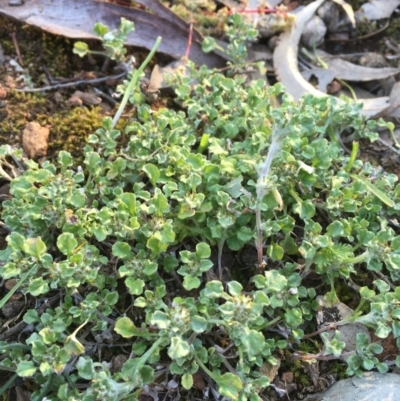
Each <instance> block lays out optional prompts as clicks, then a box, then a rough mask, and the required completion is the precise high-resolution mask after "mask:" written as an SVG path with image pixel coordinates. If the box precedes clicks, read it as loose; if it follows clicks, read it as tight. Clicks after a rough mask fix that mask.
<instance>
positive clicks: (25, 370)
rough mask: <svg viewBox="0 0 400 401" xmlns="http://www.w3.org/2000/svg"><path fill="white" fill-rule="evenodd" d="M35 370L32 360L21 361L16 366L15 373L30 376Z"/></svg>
mask: <svg viewBox="0 0 400 401" xmlns="http://www.w3.org/2000/svg"><path fill="white" fill-rule="evenodd" d="M36 370H37V369H36V366H35V364H34V363H33V362H32V361H21V362H20V363H19V364H18V366H17V374H18V376H20V377H31V376H33V375H34V374H35V373H36Z"/></svg>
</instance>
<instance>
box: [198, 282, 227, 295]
mask: <svg viewBox="0 0 400 401" xmlns="http://www.w3.org/2000/svg"><path fill="white" fill-rule="evenodd" d="M201 293H202V295H203V296H204V297H209V298H218V297H221V296H222V294H223V293H224V287H223V286H222V283H221V282H220V281H217V280H213V281H209V282H208V283H207V284H206V288H205V289H204V290H202V292H201Z"/></svg>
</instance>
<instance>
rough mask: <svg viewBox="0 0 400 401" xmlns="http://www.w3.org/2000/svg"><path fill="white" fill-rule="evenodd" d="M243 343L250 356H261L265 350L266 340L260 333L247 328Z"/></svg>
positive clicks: (242, 338)
mask: <svg viewBox="0 0 400 401" xmlns="http://www.w3.org/2000/svg"><path fill="white" fill-rule="evenodd" d="M241 341H242V344H243V345H244V347H245V349H246V351H247V353H248V355H250V356H256V355H259V354H260V353H261V352H262V350H263V349H264V345H265V338H264V336H263V334H262V333H260V332H259V331H256V330H249V329H248V328H247V327H246V328H245V329H244V330H243V335H242V337H241Z"/></svg>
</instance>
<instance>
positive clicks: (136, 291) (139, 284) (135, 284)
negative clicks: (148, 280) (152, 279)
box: [125, 277, 145, 295]
mask: <svg viewBox="0 0 400 401" xmlns="http://www.w3.org/2000/svg"><path fill="white" fill-rule="evenodd" d="M125 284H126V286H127V287H128V290H129V293H130V294H132V295H141V294H142V293H143V288H144V284H145V283H144V281H143V280H141V279H135V278H134V277H128V278H127V279H126V280H125Z"/></svg>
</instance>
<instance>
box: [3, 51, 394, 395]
mask: <svg viewBox="0 0 400 401" xmlns="http://www.w3.org/2000/svg"><path fill="white" fill-rule="evenodd" d="M239 49H240V51H242V48H241V47H239ZM188 66H189V69H190V74H189V76H181V75H176V76H175V77H173V78H172V79H171V81H173V85H174V89H175V91H176V96H177V100H178V101H179V102H180V104H182V105H183V107H184V108H185V111H175V110H172V109H160V110H158V111H154V110H152V109H151V107H150V106H149V105H147V104H141V105H138V107H137V112H136V115H135V116H133V117H132V120H131V121H130V122H129V123H128V124H127V125H126V127H125V129H124V130H123V131H120V130H117V129H116V128H115V123H116V120H117V118H114V119H111V118H110V117H107V118H105V119H104V121H103V124H102V127H101V128H99V129H98V130H97V131H96V132H95V133H94V134H93V135H91V136H90V137H89V139H88V144H87V146H86V147H85V148H84V150H83V153H84V166H82V167H79V168H76V169H75V168H73V159H72V157H71V155H70V154H69V153H68V152H65V151H62V152H60V154H59V156H58V162H57V163H56V164H52V163H49V162H44V163H43V164H42V166H39V165H38V164H37V163H35V162H33V161H29V162H27V165H28V169H27V170H26V171H25V172H24V174H22V175H21V176H16V175H13V172H12V171H11V169H10V166H11V160H10V156H12V157H14V158H16V159H17V160H18V159H21V153H20V152H16V151H14V150H13V149H11V148H10V147H7V146H2V147H0V160H1V162H2V165H3V170H0V174H2V176H3V177H5V179H10V178H13V179H12V181H11V195H12V199H10V200H6V201H5V202H3V213H2V219H3V223H2V224H3V225H4V226H5V227H6V228H7V229H8V230H9V231H10V234H9V235H8V237H7V248H6V249H5V250H3V251H2V252H1V256H0V258H1V259H0V260H2V262H1V265H0V273H1V276H2V278H3V279H4V280H10V279H16V280H17V284H16V285H15V286H14V288H13V290H12V291H11V292H10V293H9V294H8V295H7V297H5V298H3V301H2V304H3V305H4V303H5V302H6V301H7V300H8V299H9V298H10V297H11V295H10V294H12V292H15V291H16V290H17V289H18V290H19V291H22V292H23V293H24V294H26V296H27V297H28V299H37V300H38V301H41V302H46V300H47V299H49V298H51V297H55V298H56V302H55V303H54V304H52V305H49V307H45V308H40V309H39V310H38V309H35V308H31V309H28V310H27V311H26V312H25V314H24V316H23V321H24V322H25V324H26V330H25V331H24V333H22V334H21V336H19V337H18V339H16V338H13V337H11V338H10V339H9V340H8V341H3V342H1V343H0V351H1V352H2V353H3V354H4V358H3V359H2V360H1V362H0V368H1V369H5V370H9V371H12V372H15V373H16V374H17V375H18V376H20V377H33V378H34V379H35V382H36V383H37V386H36V390H35V391H34V392H33V394H32V400H43V399H46V400H68V401H73V400H83V401H93V400H103V401H106V400H122V399H123V400H136V399H138V397H139V394H140V393H141V392H142V391H143V389H144V388H148V386H152V384H153V383H155V381H156V380H157V381H158V382H160V380H161V381H163V382H165V383H166V382H168V381H169V379H170V378H174V379H175V380H176V379H177V378H179V383H180V384H179V386H180V391H184V390H185V391H193V392H196V391H200V390H196V388H195V387H194V379H193V377H194V374H195V373H196V372H199V371H201V372H202V373H203V374H204V375H205V376H207V377H208V378H209V379H211V380H212V382H214V383H215V384H216V385H217V389H218V392H219V394H221V395H223V396H225V397H228V398H230V399H233V400H241V401H244V400H251V401H253V400H260V399H261V398H260V396H261V393H262V392H263V391H264V390H265V389H266V388H267V387H268V386H269V379H268V378H267V377H266V376H265V375H263V373H262V367H263V366H264V365H265V364H266V363H269V364H272V365H274V364H276V362H277V360H276V358H277V356H278V353H279V350H280V349H285V353H290V352H292V351H295V350H296V349H298V347H299V344H301V342H302V339H303V337H304V329H305V328H306V327H307V324H306V323H307V322H311V321H312V320H313V319H314V315H315V311H316V309H317V308H318V303H317V301H316V299H315V297H316V295H317V292H318V294H322V295H325V297H326V299H327V300H328V301H330V302H331V303H334V302H335V301H336V300H337V296H336V291H335V286H336V284H337V283H338V281H339V280H341V281H342V280H348V279H350V278H352V280H353V281H357V272H358V271H364V272H369V275H368V277H369V278H371V280H370V281H369V282H368V283H360V284H365V285H363V287H362V288H361V289H360V291H359V293H358V294H356V296H358V297H359V298H360V308H358V309H356V311H355V313H354V314H353V315H352V316H351V317H350V318H348V319H347V321H348V322H353V321H358V322H362V323H364V324H366V325H368V326H370V327H372V328H373V329H374V330H375V331H376V335H377V336H378V337H380V338H384V337H386V336H387V335H388V334H389V333H392V334H393V335H394V337H395V338H399V337H400V331H399V327H400V326H399V317H400V315H399V310H400V308H398V306H397V305H398V302H399V294H400V293H399V290H398V288H399V287H395V285H393V288H391V291H390V290H389V289H390V287H389V286H388V284H385V283H384V281H382V280H377V281H376V280H375V281H374V282H373V283H372V285H373V286H374V288H377V289H378V291H379V294H376V293H375V291H374V290H373V289H371V288H369V287H368V284H369V286H371V281H372V280H374V277H375V275H382V276H384V275H387V276H389V277H390V279H391V280H392V281H393V282H395V283H396V282H397V281H398V280H399V273H398V272H399V266H400V260H399V258H400V246H399V245H400V244H399V241H400V236H398V235H397V233H396V230H397V228H396V227H395V226H394V225H393V227H391V216H393V215H395V214H396V213H397V212H398V210H399V209H400V186H398V185H396V182H397V177H396V176H395V175H392V174H386V173H384V172H382V171H379V170H377V169H376V168H374V167H373V166H371V165H370V164H368V163H363V162H361V161H359V160H356V159H355V158H354V157H353V156H354V155H350V156H348V155H346V153H345V152H344V151H343V149H342V148H341V147H340V145H339V143H340V141H338V140H335V139H337V138H338V137H340V136H341V135H352V138H353V139H354V140H356V139H357V138H370V139H374V138H375V137H376V134H375V133H374V130H375V128H376V127H377V123H375V122H374V121H365V119H364V118H363V117H362V116H361V115H360V113H359V106H356V105H351V104H345V105H339V104H337V103H336V101H335V100H334V99H333V98H316V97H313V96H305V97H303V98H302V99H301V100H300V101H299V102H293V101H292V100H291V99H290V97H289V96H287V95H286V94H285V93H284V89H283V88H282V86H281V85H279V84H277V85H274V86H272V87H267V86H266V84H265V82H263V81H254V82H251V83H250V84H246V79H245V78H244V77H243V76H240V75H236V76H233V77H225V76H224V75H222V74H221V73H219V72H217V71H214V70H210V69H208V68H206V67H201V68H199V69H198V68H197V67H195V66H194V65H193V64H192V63H190V62H188ZM143 68H144V65H142V66H141V68H139V69H138V70H137V71H136V72H135V74H134V75H133V78H132V81H131V83H130V85H129V86H128V89H127V92H126V93H125V100H124V102H125V101H126V100H127V99H128V98H129V97H130V95H131V93H130V91H131V90H132V89H133V88H134V87H135V86H137V82H138V78H139V76H140V73H141V71H143ZM194 79H195V80H196V84H195V85H194V84H193V82H194ZM271 99H272V100H273V101H272V102H271ZM278 99H281V102H280V103H281V104H280V107H275V106H274V105H275V104H276V103H277V101H278ZM123 105H124V103H123ZM123 105H122V108H123ZM120 111H121V110H120ZM119 114H120V112H119ZM117 115H118V114H117ZM12 175H13V177H11V176H12ZM245 247H250V249H251V247H254V254H255V255H256V259H257V255H258V263H256V266H253V268H252V269H248V271H245V272H244V273H243V272H242V274H241V275H240V277H241V279H240V282H239V281H238V280H232V278H231V277H232V275H234V270H235V269H237V268H238V266H236V265H227V264H226V262H225V260H224V255H226V252H229V253H231V254H234V255H236V254H237V253H238V252H239V251H241V250H242V249H243V248H245ZM254 272H255V273H254ZM310 274H312V275H314V277H318V278H319V288H318V291H317V290H316V289H314V288H313V287H311V286H310V285H308V284H307V277H308V275H310ZM353 287H354V286H353ZM349 291H350V289H349ZM351 291H353V290H351ZM57 300H58V301H57ZM39 304H40V302H39ZM365 306H367V307H368V306H369V309H368V308H367V309H368V312H367V313H364V314H361V312H359V311H360V310H361V309H362V307H365ZM344 323H346V322H340V324H344ZM121 337H122V339H123V340H122V341H121ZM110 342H111V343H112V344H109V343H110ZM119 344H120V345H119ZM109 345H112V347H113V348H112V349H113V350H114V351H115V352H114V355H118V354H121V353H122V352H123V351H122V350H123V349H127V355H128V354H129V357H128V358H127V359H126V361H125V362H124V363H123V365H122V368H120V369H119V370H117V371H115V369H114V367H113V365H112V364H111V363H110V362H107V361H104V356H103V355H104V350H107V349H108V347H109ZM97 349H99V350H103V352H101V353H99V354H98V353H97V352H96V350H97ZM342 349H343V344H341V340H340V338H339V337H338V336H336V337H334V339H333V340H331V341H330V343H329V342H328V347H326V349H325V355H326V354H329V353H331V354H333V355H334V356H335V357H336V356H337V357H340V355H341V350H342ZM378 351H379V349H378V347H376V346H374V347H369V346H368V345H366V344H365V338H362V337H359V338H358V339H357V350H356V353H355V354H354V355H352V356H351V357H349V359H348V366H349V369H348V373H350V374H354V373H355V374H360V372H361V369H362V368H363V369H371V368H373V367H375V366H376V367H378V368H379V369H380V370H384V368H383V365H384V364H382V363H381V362H379V361H378V360H375V359H374V356H373V353H377V352H378ZM107 355H108V356H109V360H111V355H110V353H108V354H107ZM398 359H399V358H398ZM397 362H398V364H399V365H400V361H399V360H397ZM212 382H211V384H210V385H212V386H213V385H214V384H212ZM200 397H202V396H200Z"/></svg>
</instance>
